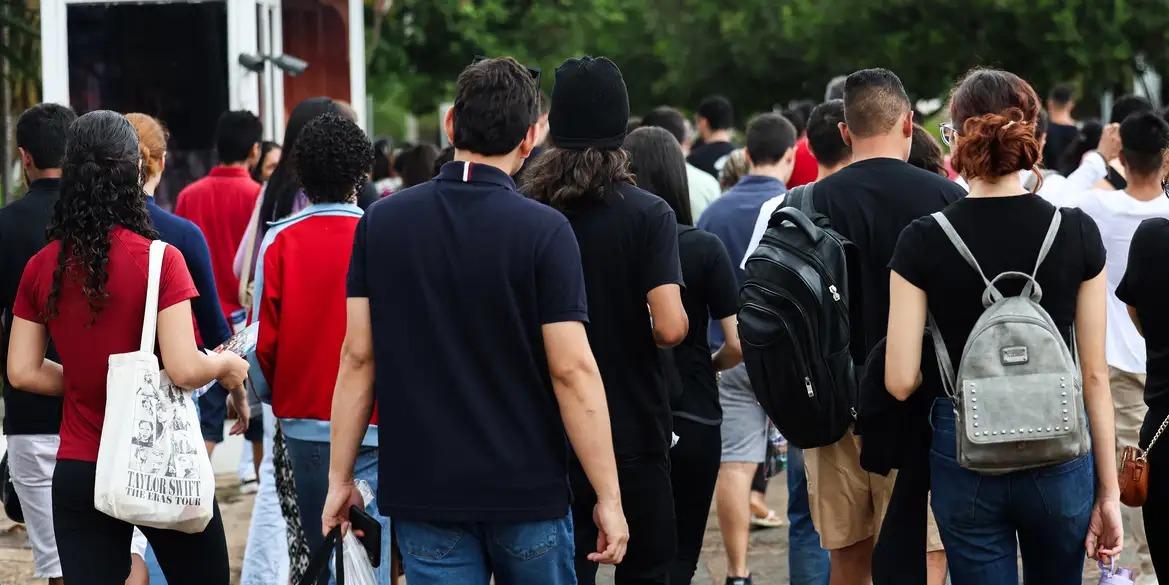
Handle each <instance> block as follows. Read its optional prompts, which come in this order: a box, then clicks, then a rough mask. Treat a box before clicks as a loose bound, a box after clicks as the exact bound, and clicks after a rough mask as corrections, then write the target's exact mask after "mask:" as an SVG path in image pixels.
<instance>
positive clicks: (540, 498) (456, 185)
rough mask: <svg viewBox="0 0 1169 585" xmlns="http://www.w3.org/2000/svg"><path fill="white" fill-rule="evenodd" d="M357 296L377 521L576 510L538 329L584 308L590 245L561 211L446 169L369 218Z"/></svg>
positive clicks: (487, 175)
mask: <svg viewBox="0 0 1169 585" xmlns="http://www.w3.org/2000/svg"><path fill="white" fill-rule="evenodd" d="M349 297H350V298H368V299H369V304H370V314H371V318H372V328H373V349H374V361H375V371H376V372H377V374H376V379H375V381H374V388H375V392H376V396H377V407H378V415H379V420H380V424H379V425H378V435H379V437H378V443H379V445H380V447H379V448H380V455H379V477H381V478H382V479H381V481H380V482H378V483H379V485H378V498H377V501H378V507H379V509H380V510H381V512H382V514H385V515H387V516H392V517H394V518H398V519H405V520H414V521H428V522H528V521H537V520H548V519H553V518H562V517H564V516H565V515H567V514H568V510H569V488H568V481H567V468H566V461H567V450H568V445H567V442H566V440H565V435H564V427H563V425H562V423H561V419H560V410H559V407H558V405H557V402H556V397H555V395H554V394H553V391H552V383H551V379H550V376H549V374H548V366H547V362H546V360H545V354H544V343H543V336H542V332H541V326H542V325H544V324H546V323H557V322H565V321H580V322H587V320H588V313H587V305H586V294H585V284H584V276H583V274H582V270H581V261H580V251H579V249H578V247H577V242H576V238H575V236H574V234H573V231H572V228H571V226H570V225H569V223H568V220H566V219H565V218H564V216H563V215H561V214H560V212H558V211H556V210H554V209H552V208H550V207H547V206H545V205H542V204H540V203H537V202H535V201H532V200H529V199H526V198H524V197H523V196H522V195H520V194H519V193H518V192H516V189H515V183H514V182H513V181H512V179H511V177H509V176H508V175H507V174H506V173H504V172H503V171H501V170H499V169H497V168H495V167H492V166H488V165H480V164H473V163H464V162H461V161H455V162H450V163H447V164H446V165H444V166H443V167H442V170H441V172H440V173H439V175H438V176H437V177H435V179H433V180H431V181H429V182H426V183H423V184H421V185H418V186H415V187H412V188H410V189H407V190H405V191H402V192H399V193H395V194H394V195H393V196H392V197H387V198H385V199H382V200H380V201H378V202H377V203H375V204H374V205H373V206H371V207H370V208H369V210H368V211H367V212H366V214H365V216H364V217H363V218H362V219H361V222H360V223H359V224H358V226H357V232H356V234H355V236H354V242H353V256H352V260H351V264H350V268H349Z"/></svg>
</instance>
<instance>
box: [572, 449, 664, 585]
mask: <svg viewBox="0 0 1169 585" xmlns="http://www.w3.org/2000/svg"><path fill="white" fill-rule="evenodd" d="M668 457H669V456H668V455H667V454H666V453H661V454H652V455H618V456H617V479H618V481H619V482H620V484H621V507H622V508H624V510H625V520H626V522H628V523H629V547H628V548H627V549H626V552H625V560H624V561H622V562H621V564H619V565H617V572H616V575H615V583H616V585H641V584H645V585H666V584H668V583H669V578H670V565H671V564H672V563H673V562H674V552H675V551H676V550H677V534H676V532H675V526H674V496H673V494H672V493H671V490H670V460H669V458H668ZM569 469H570V471H569V480H570V482H571V484H572V493H573V502H572V523H573V526H574V529H575V531H576V537H575V540H576V578H577V580H578V582H579V583H580V584H581V585H595V583H596V580H597V564H596V563H594V562H591V561H589V560H588V554H589V553H591V552H595V551H596V549H597V526H596V524H594V523H593V507H595V506H596V504H597V495H596V493H595V492H593V488H592V485H590V484H589V481H588V478H587V477H586V476H585V474H584V470H583V469H582V468H581V466H580V463H579V462H577V461H573V463H572V466H571V467H570V468H569Z"/></svg>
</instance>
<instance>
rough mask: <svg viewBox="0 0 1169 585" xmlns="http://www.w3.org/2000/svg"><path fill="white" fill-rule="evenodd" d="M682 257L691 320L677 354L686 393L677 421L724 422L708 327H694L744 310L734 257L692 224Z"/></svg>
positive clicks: (681, 238)
mask: <svg viewBox="0 0 1169 585" xmlns="http://www.w3.org/2000/svg"><path fill="white" fill-rule="evenodd" d="M678 253H679V255H680V256H681V260H682V278H683V279H685V281H686V289H685V290H684V291H682V304H683V305H685V306H686V316H687V317H688V318H689V319H690V325H691V326H690V332H689V333H687V334H686V340H685V341H683V342H682V343H681V344H679V345H678V346H677V347H675V348H674V349H673V358H674V360H673V361H674V366H675V369H676V370H677V378H673V379H674V380H675V383H676V384H678V385H680V387H681V388H680V390H681V394H680V396H678V397H677V398H676V399H675V400H674V404H673V407H674V416H679V417H682V418H685V419H689V420H692V421H694V422H697V423H701V424H707V425H717V424H719V423H720V422H722V407H721V406H720V405H719V402H718V382H717V380H716V378H715V371H714V363H713V362H712V361H711V359H710V358H711V356H710V344H709V343H707V339H706V328H705V327H695V326H694V324H695V323H698V324H702V323H707V322H709V321H710V320H711V319H714V320H716V321H717V320H719V319H725V318H727V317H730V316H731V315H734V314H735V313H736V312H737V311H738V310H739V287H738V286H737V285H736V284H735V272H734V270H733V269H732V268H731V266H732V265H731V257H730V255H729V254H727V249H726V247H725V246H723V243H722V240H719V239H718V237H717V236H715V235H714V234H711V233H709V232H704V231H702V230H700V229H697V228H693V227H690V226H687V225H680V226H678Z"/></svg>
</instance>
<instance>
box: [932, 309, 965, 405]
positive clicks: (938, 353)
mask: <svg viewBox="0 0 1169 585" xmlns="http://www.w3.org/2000/svg"><path fill="white" fill-rule="evenodd" d="M926 319H927V320H926V328H927V329H928V331H929V334H930V339H932V340H933V342H934V354H935V355H934V357H935V358H936V359H937V361H938V375H939V377H940V378H941V379H942V390H943V391H944V392H945V394H946V396H947V397H949V398H950V400H951V401H953V402H954V404H955V405H957V403H958V394H957V392H956V391H955V390H954V385H955V384H956V383H957V380H958V377H957V375H955V373H954V362H952V361H951V360H950V350H948V349H946V341H945V340H944V339H942V332H941V330H939V329H938V322H937V321H935V320H934V314H933V313H932V312H927V313H926Z"/></svg>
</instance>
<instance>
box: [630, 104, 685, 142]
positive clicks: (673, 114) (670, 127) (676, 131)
mask: <svg viewBox="0 0 1169 585" xmlns="http://www.w3.org/2000/svg"><path fill="white" fill-rule="evenodd" d="M647 126H648V127H653V128H662V129H664V130H665V131H666V132H669V133H670V134H673V135H674V140H677V141H678V144H682V143H683V142H686V116H683V115H682V112H679V111H678V110H677V109H676V108H671V107H670V106H658V107H656V108H654V109H652V110H650V111H649V113H648V114H646V115H645V117H643V118H642V119H641V127H642V128H645V127H647Z"/></svg>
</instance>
